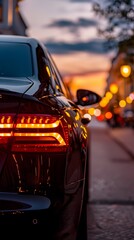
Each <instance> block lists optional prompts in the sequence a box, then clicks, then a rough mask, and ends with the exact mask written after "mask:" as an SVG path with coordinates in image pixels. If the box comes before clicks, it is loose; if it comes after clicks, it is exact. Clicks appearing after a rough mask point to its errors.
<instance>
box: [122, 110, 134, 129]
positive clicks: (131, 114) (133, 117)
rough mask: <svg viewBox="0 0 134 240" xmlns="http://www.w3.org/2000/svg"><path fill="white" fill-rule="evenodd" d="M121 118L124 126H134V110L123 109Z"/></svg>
mask: <svg viewBox="0 0 134 240" xmlns="http://www.w3.org/2000/svg"><path fill="white" fill-rule="evenodd" d="M123 119H124V122H125V126H126V127H134V110H133V109H125V110H124V112H123Z"/></svg>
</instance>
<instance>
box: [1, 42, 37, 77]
mask: <svg viewBox="0 0 134 240" xmlns="http://www.w3.org/2000/svg"><path fill="white" fill-rule="evenodd" d="M32 66H33V65H32V55H31V48H30V45H28V44H23V43H0V77H29V76H32V75H33V67H32Z"/></svg>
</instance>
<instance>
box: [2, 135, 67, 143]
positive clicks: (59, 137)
mask: <svg viewBox="0 0 134 240" xmlns="http://www.w3.org/2000/svg"><path fill="white" fill-rule="evenodd" d="M11 136H14V137H54V138H56V139H57V141H58V142H59V143H60V144H61V145H66V143H65V141H64V139H63V138H62V136H61V135H60V134H59V133H14V135H13V133H0V137H11Z"/></svg>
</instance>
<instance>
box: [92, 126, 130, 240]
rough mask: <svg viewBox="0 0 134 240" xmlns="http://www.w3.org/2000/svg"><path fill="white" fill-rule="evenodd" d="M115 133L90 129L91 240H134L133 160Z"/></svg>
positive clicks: (101, 128)
mask: <svg viewBox="0 0 134 240" xmlns="http://www.w3.org/2000/svg"><path fill="white" fill-rule="evenodd" d="M112 131H114V134H115V132H116V131H118V129H117V130H115V129H114V130H112V129H109V128H108V127H106V126H102V127H96V126H92V125H91V127H90V135H91V153H90V161H91V162H90V199H89V204H88V240H133V239H134V158H133V156H132V154H131V153H130V152H129V151H127V148H126V147H123V145H121V144H119V142H118V141H116V140H115V139H114V138H113V137H112ZM130 131H133V130H130ZM118 134H119V133H118ZM126 141H127V139H126ZM129 141H130V139H129Z"/></svg>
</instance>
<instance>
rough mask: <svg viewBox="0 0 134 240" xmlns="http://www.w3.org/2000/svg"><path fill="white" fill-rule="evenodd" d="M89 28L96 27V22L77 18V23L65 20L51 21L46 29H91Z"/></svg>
mask: <svg viewBox="0 0 134 240" xmlns="http://www.w3.org/2000/svg"><path fill="white" fill-rule="evenodd" d="M91 26H97V22H96V21H95V20H92V19H86V18H79V19H77V21H70V20H67V19H62V20H57V21H53V22H52V23H50V24H49V25H48V27H58V28H65V27H67V28H76V29H77V28H79V27H84V28H87V27H91Z"/></svg>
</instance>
